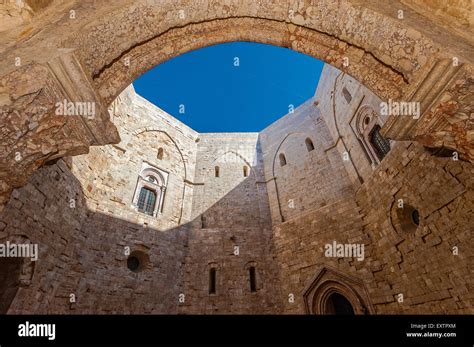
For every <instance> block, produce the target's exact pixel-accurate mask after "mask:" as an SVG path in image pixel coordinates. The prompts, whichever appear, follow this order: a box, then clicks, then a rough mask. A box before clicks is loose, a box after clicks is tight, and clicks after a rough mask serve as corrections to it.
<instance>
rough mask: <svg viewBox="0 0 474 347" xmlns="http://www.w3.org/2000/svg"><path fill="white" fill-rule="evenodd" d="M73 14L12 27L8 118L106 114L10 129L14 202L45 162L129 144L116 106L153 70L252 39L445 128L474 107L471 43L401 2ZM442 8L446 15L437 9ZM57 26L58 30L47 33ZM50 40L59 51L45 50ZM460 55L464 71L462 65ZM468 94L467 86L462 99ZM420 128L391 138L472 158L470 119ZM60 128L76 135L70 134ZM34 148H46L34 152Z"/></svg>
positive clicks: (183, 6) (135, 8) (272, 0)
mask: <svg viewBox="0 0 474 347" xmlns="http://www.w3.org/2000/svg"><path fill="white" fill-rule="evenodd" d="M68 7H70V8H74V9H75V11H76V13H77V14H78V16H77V18H76V19H75V20H74V21H71V20H70V18H69V16H68V15H66V14H67V12H64V7H62V6H52V5H49V6H46V7H45V8H44V9H42V10H41V11H42V16H38V17H33V19H36V21H35V20H32V22H31V23H28V24H26V23H25V24H24V25H23V26H22V25H20V26H18V27H11V28H10V30H8V31H7V32H6V33H5V35H2V39H0V41H1V42H2V43H4V47H5V50H4V52H3V53H4V59H3V60H2V62H0V71H2V75H1V76H0V84H1V85H4V86H6V89H4V91H3V92H2V93H3V94H2V100H5V102H3V101H2V113H3V112H4V113H6V114H7V117H6V118H8V115H11V114H13V113H14V112H18V113H19V114H20V115H21V116H20V118H21V119H22V121H18V122H17V123H18V124H20V123H21V124H23V123H25V124H27V123H28V122H26V120H28V119H32V118H37V119H38V120H39V123H48V122H51V120H50V118H49V117H47V115H51V114H53V113H54V111H55V103H57V99H58V98H59V99H63V98H64V99H68V100H70V101H72V102H76V101H77V102H83V101H89V102H93V103H95V104H96V105H97V108H98V111H97V112H96V113H97V116H96V117H95V118H94V119H82V118H81V119H80V121H79V122H75V121H74V120H70V119H68V118H67V117H66V118H64V119H61V120H60V121H59V120H58V124H55V125H54V126H53V127H50V128H48V127H45V126H43V124H40V125H41V126H38V127H37V128H34V129H32V130H29V131H25V133H24V136H22V137H21V138H17V137H16V136H15V134H16V133H18V131H17V130H18V129H17V128H16V127H15V125H14V124H11V125H10V124H9V125H8V126H7V127H6V129H5V131H4V134H6V135H8V136H5V137H4V138H6V139H7V141H6V147H5V150H4V151H2V152H3V153H4V154H3V155H2V156H1V157H0V164H1V165H0V166H1V167H4V168H5V169H2V176H4V177H8V181H6V182H5V183H4V184H3V185H2V186H0V189H1V191H0V202H1V203H2V204H3V203H5V202H6V200H7V196H8V195H9V192H11V189H12V187H20V186H22V185H24V184H25V183H26V180H27V178H28V176H29V175H30V174H31V173H32V171H34V170H35V169H37V168H38V167H40V166H41V165H43V164H44V162H46V161H48V160H52V159H56V158H58V157H62V156H68V155H78V154H84V153H87V150H88V147H89V146H91V145H104V144H109V143H117V142H118V141H119V138H118V133H117V131H116V129H115V127H114V125H113V124H112V123H111V122H110V117H109V115H108V113H107V109H106V106H107V105H109V104H110V103H111V102H112V101H113V100H114V98H115V97H116V96H117V95H118V94H119V93H120V92H121V91H122V90H123V89H124V88H125V87H126V86H127V85H129V84H130V82H131V81H132V80H133V79H135V78H136V77H138V76H139V75H140V74H142V73H144V72H145V71H146V70H148V69H150V68H152V67H153V66H155V65H157V64H159V63H161V62H163V61H165V60H168V59H171V58H173V57H175V56H177V55H179V54H183V53H185V52H188V51H191V50H193V49H198V48H201V47H205V46H209V45H213V44H218V43H223V42H231V41H252V42H260V43H266V44H273V45H278V46H281V47H287V48H291V49H293V50H296V51H299V52H302V53H305V54H308V55H310V56H313V57H315V58H318V59H320V60H323V61H325V62H327V63H329V64H331V65H333V66H335V67H337V68H339V69H341V70H342V71H343V72H344V73H347V74H349V75H351V76H353V77H354V78H355V79H356V80H358V81H359V82H361V83H362V84H364V85H365V86H366V87H368V88H369V89H370V90H372V91H373V92H374V93H375V94H377V95H379V96H380V97H381V98H382V99H389V98H392V99H395V98H400V97H403V98H405V99H407V100H411V99H412V98H413V97H416V98H418V99H423V100H426V102H422V113H424V112H425V111H426V112H429V115H430V116H431V117H436V118H439V117H451V118H453V120H455V119H456V116H457V113H458V112H464V110H465V109H467V108H468V107H469V105H468V101H466V100H470V97H469V96H470V95H472V91H470V89H469V85H471V84H472V81H473V80H474V79H473V77H472V76H473V75H474V71H473V69H472V64H473V62H474V58H472V55H471V54H469V49H467V48H468V47H470V43H469V41H466V39H465V38H464V36H462V35H458V34H456V33H454V32H453V31H449V30H447V31H446V30H443V24H438V23H437V22H436V21H435V20H432V19H433V18H430V17H428V19H431V21H429V24H430V25H428V26H427V27H426V28H425V26H423V25H419V24H418V23H420V22H421V23H426V19H427V18H426V17H424V15H423V14H420V13H417V12H414V11H412V12H410V15H411V16H412V17H411V18H412V20H409V21H408V20H405V21H400V20H397V18H396V15H395V14H396V13H397V9H398V8H397V5H396V4H395V3H394V4H393V5H392V4H390V5H386V4H384V5H378V4H375V3H372V2H369V3H367V4H366V3H361V2H360V1H355V0H341V1H339V2H334V1H332V0H318V1H316V0H307V1H293V0H284V1H280V0H264V1H258V2H242V1H239V0H230V1H228V2H227V1H226V2H224V1H215V2H212V4H209V3H208V2H206V1H205V0H201V1H196V2H189V1H185V0H178V1H163V2H159V4H158V3H157V2H154V1H145V0H142V1H134V0H121V1H117V2H115V1H114V2H100V3H91V2H87V1H79V0H70V1H69V2H68ZM433 7H434V8H435V9H436V5H433ZM454 17H455V16H454ZM45 18H56V20H55V21H54V23H50V22H47V25H45V24H46V22H45V20H46V19H45ZM417 19H420V21H418V20H417ZM157 23H158V25H157ZM27 25H28V26H27ZM58 28H61V29H60V30H58ZM26 29H28V30H26ZM18 38H20V39H18ZM450 39H451V40H450ZM457 39H459V40H457ZM458 41H459V42H458ZM44 42H47V43H48V47H51V49H44ZM446 43H447V45H448V46H449V47H446ZM453 54H455V55H456V58H457V60H458V61H459V64H458V65H457V66H455V67H454V66H453V64H452V61H451V60H452V58H453ZM16 57H21V58H22V64H21V66H20V67H18V66H16V65H15V64H11V62H12V61H15V58H16ZM428 77H429V78H428ZM439 79H443V80H444V81H449V86H448V87H447V88H446V89H442V88H444V85H445V84H444V83H439V84H436V81H437V80H439ZM12 81H15V82H14V83H12ZM459 85H463V86H465V87H463V88H462V89H461V90H460V89H459V88H458V86H459ZM440 86H443V87H440ZM442 93H445V94H446V93H447V94H448V95H449V96H450V97H452V99H454V100H456V102H457V104H458V105H459V107H458V108H456V109H455V110H454V111H452V112H451V113H450V114H448V115H446V113H445V112H443V109H445V108H446V107H447V106H448V105H447V102H446V101H443V99H442V98H441V97H440V95H441V94H442ZM3 95H6V97H5V98H3ZM10 95H13V96H14V97H13V98H11V97H10ZM433 100H436V102H435V103H433V102H432V101H433ZM449 102H450V101H449ZM437 105H441V106H442V107H437ZM440 110H441V112H440ZM32 113H33V115H34V117H33V116H32V115H31V114H32ZM23 120H24V121H23ZM81 122H82V123H81ZM59 123H60V124H59ZM419 123H420V122H419V121H418V120H413V121H409V120H406V119H401V118H392V119H391V122H390V124H387V125H386V126H384V129H382V133H383V135H387V137H389V138H392V139H401V138H405V139H414V140H416V141H419V142H421V143H423V144H424V145H433V144H436V146H438V144H439V143H445V142H446V144H447V143H448V142H449V143H452V145H451V147H453V146H454V148H459V151H460V153H461V156H466V157H468V158H470V159H471V160H472V158H473V156H472V151H470V146H471V145H472V142H471V141H470V140H469V137H468V131H467V130H468V119H465V118H463V119H462V122H460V124H458V125H457V128H459V131H456V132H455V136H454V137H455V139H454V140H452V138H451V137H450V136H449V135H450V133H453V131H452V130H450V128H449V124H448V123H449V122H448V123H447V122H430V125H429V126H424V127H422V128H421V131H417V132H415V128H417V127H418V126H419V125H418V124H419ZM425 123H426V122H425ZM425 123H423V124H425ZM414 125H417V127H414ZM425 125H426V124H425ZM45 128H47V130H46V131H45V130H44V129H45ZM438 128H439V129H438ZM57 129H65V131H64V132H62V133H58V131H57ZM438 130H439V131H438ZM40 131H41V134H40V133H39V132H40ZM446 132H448V134H447V135H444V134H446ZM71 134H73V136H74V138H71ZM432 134H435V135H432ZM388 135H390V136H388ZM10 139H11V141H10ZM31 140H33V142H34V146H27V144H28V143H30V141H31ZM43 142H46V143H49V145H48V147H47V148H44V147H42V146H41V145H42V144H43ZM39 148H41V150H39ZM16 152H21V153H22V154H23V158H25V160H24V161H22V162H18V161H16V160H15V153H16Z"/></svg>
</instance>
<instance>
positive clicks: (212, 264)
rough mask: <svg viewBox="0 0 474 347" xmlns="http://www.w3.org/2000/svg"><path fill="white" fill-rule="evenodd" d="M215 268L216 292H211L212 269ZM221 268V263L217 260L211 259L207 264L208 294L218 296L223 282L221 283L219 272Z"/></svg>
mask: <svg viewBox="0 0 474 347" xmlns="http://www.w3.org/2000/svg"><path fill="white" fill-rule="evenodd" d="M212 269H214V270H215V273H216V275H215V291H214V293H211V292H210V284H211V283H210V279H211V278H210V275H211V270H212ZM220 270H221V267H220V265H219V263H217V262H215V261H210V262H209V263H208V264H207V266H206V276H207V295H208V296H218V295H219V294H218V293H219V287H221V286H220V284H221V283H219V278H220V277H219V272H220Z"/></svg>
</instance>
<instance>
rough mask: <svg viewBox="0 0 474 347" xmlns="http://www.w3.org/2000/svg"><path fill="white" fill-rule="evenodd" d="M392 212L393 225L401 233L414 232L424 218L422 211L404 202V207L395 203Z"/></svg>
mask: <svg viewBox="0 0 474 347" xmlns="http://www.w3.org/2000/svg"><path fill="white" fill-rule="evenodd" d="M391 214H392V225H393V227H394V228H395V230H397V231H398V232H399V233H414V232H415V231H416V229H417V228H418V226H419V225H420V221H421V219H422V216H421V215H420V212H419V211H418V210H417V209H416V208H415V207H413V206H411V205H408V204H404V205H403V207H399V206H397V204H394V207H393V208H392V213H391Z"/></svg>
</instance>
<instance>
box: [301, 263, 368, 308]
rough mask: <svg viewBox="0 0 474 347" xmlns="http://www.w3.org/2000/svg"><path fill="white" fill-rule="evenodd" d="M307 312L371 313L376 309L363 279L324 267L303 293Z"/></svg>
mask: <svg viewBox="0 0 474 347" xmlns="http://www.w3.org/2000/svg"><path fill="white" fill-rule="evenodd" d="M303 297H304V302H305V307H306V313H309V314H329V315H331V314H337V315H354V314H370V313H373V312H374V309H373V307H372V305H371V303H370V300H369V296H368V294H367V291H366V289H365V287H364V284H363V282H362V281H361V280H359V279H357V278H355V277H353V276H350V275H347V274H345V273H342V272H340V271H337V270H335V269H331V268H328V267H323V268H322V269H321V271H319V272H318V273H317V274H316V276H315V277H314V278H313V279H312V281H311V282H310V284H309V286H308V287H307V288H306V290H305V291H304V294H303Z"/></svg>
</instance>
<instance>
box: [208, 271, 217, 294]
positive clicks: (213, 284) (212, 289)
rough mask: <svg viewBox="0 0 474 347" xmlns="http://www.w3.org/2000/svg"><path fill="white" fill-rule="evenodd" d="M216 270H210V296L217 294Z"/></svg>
mask: <svg viewBox="0 0 474 347" xmlns="http://www.w3.org/2000/svg"><path fill="white" fill-rule="evenodd" d="M216 275H217V274H216V269H214V268H212V269H210V270H209V294H216V277H217V276H216Z"/></svg>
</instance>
